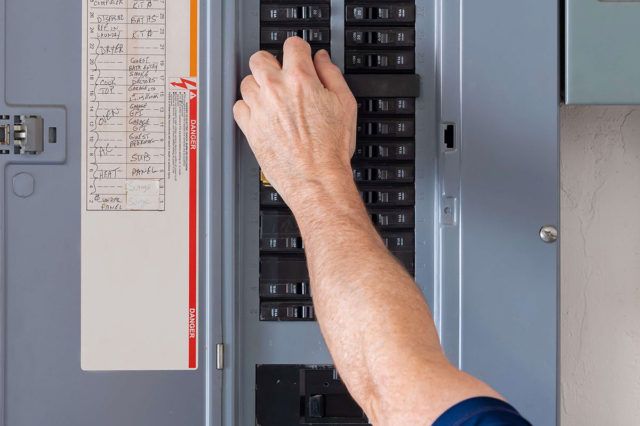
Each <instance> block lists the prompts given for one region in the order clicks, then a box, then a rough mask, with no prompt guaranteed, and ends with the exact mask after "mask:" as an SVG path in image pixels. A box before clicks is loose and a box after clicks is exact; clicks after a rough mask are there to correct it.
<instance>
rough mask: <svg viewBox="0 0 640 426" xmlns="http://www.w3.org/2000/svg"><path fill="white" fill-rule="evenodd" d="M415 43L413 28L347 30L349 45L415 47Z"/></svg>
mask: <svg viewBox="0 0 640 426" xmlns="http://www.w3.org/2000/svg"><path fill="white" fill-rule="evenodd" d="M415 43H416V30H415V29H413V28H357V29H348V30H346V32H345V45H346V46H347V47H413V46H414V45H415Z"/></svg>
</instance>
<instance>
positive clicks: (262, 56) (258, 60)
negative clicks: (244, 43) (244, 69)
mask: <svg viewBox="0 0 640 426" xmlns="http://www.w3.org/2000/svg"><path fill="white" fill-rule="evenodd" d="M267 55H271V54H270V53H269V52H266V51H264V50H260V51H258V52H256V53H254V54H253V55H251V57H250V58H249V65H251V66H259V65H260V64H264V62H265V61H266V60H267V59H268V57H267Z"/></svg>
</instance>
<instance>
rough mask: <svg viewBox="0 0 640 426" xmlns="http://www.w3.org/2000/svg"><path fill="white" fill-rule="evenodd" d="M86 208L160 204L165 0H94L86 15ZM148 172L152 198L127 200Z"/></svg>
mask: <svg viewBox="0 0 640 426" xmlns="http://www.w3.org/2000/svg"><path fill="white" fill-rule="evenodd" d="M88 30H89V33H88V59H89V62H88V85H89V87H88V90H89V93H88V98H87V109H88V112H89V115H88V120H89V121H88V125H87V132H88V133H87V142H88V143H87V146H86V149H87V160H88V167H87V169H86V174H87V176H86V179H87V186H86V188H87V197H86V201H87V209H88V210H162V209H164V197H165V173H166V171H165V164H166V161H165V160H166V150H167V146H166V138H165V103H166V77H167V45H166V35H167V5H166V0H146V1H138V0H94V1H90V6H89V16H88ZM143 179H144V180H149V181H151V182H154V185H156V184H157V185H158V187H159V188H160V190H159V192H158V194H157V200H149V201H151V202H149V203H140V202H138V201H139V199H138V198H137V196H136V195H135V194H132V196H133V197H134V199H135V200H134V201H133V202H132V201H130V200H128V197H129V196H130V192H129V191H127V182H128V181H130V180H134V181H136V182H137V181H139V180H143Z"/></svg>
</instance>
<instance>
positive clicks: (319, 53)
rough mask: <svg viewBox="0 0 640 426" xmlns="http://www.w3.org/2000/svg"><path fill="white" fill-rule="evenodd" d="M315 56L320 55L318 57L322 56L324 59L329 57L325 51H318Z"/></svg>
mask: <svg viewBox="0 0 640 426" xmlns="http://www.w3.org/2000/svg"><path fill="white" fill-rule="evenodd" d="M317 54H318V55H320V56H324V57H328V56H329V52H327V51H326V50H325V49H320V50H318V53H317Z"/></svg>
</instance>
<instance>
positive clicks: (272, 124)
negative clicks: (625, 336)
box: [233, 37, 357, 213]
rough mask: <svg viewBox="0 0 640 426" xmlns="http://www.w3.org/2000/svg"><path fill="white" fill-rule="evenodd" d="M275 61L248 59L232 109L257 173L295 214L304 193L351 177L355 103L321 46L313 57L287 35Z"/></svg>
mask: <svg viewBox="0 0 640 426" xmlns="http://www.w3.org/2000/svg"><path fill="white" fill-rule="evenodd" d="M282 62H283V63H282V67H281V66H280V63H279V62H278V60H277V59H276V58H275V57H274V56H273V55H271V54H270V53H268V52H265V51H260V52H257V53H255V54H254V55H253V56H252V57H251V59H250V61H249V67H250V68H251V72H252V75H249V76H247V77H246V78H245V79H244V80H243V81H242V83H241V85H240V91H241V93H242V100H239V101H238V102H236V104H235V106H234V109H233V113H234V116H235V119H236V122H237V123H238V125H239V126H240V129H242V131H243V132H244V134H245V136H246V137H247V140H248V141H249V145H250V146H251V149H252V150H253V153H254V154H255V156H256V158H257V160H258V163H260V166H261V167H262V172H263V173H264V175H265V176H266V178H267V179H268V180H269V182H270V183H271V184H272V185H273V186H274V187H275V189H276V190H277V191H278V192H279V193H280V195H281V196H282V198H283V199H284V201H285V202H286V203H287V204H288V205H289V207H291V209H292V210H294V213H295V210H296V209H295V207H296V205H298V204H300V203H305V201H304V200H305V199H307V198H308V197H307V196H308V195H309V192H310V191H317V190H318V188H320V187H325V189H326V186H327V185H333V184H336V185H338V186H340V185H344V184H345V181H346V182H350V183H352V182H353V177H352V172H351V165H350V161H351V157H352V156H353V152H354V150H355V138H356V136H355V134H356V120H357V105H356V101H355V98H354V97H353V94H352V93H351V91H350V90H349V87H348V86H347V83H346V81H345V80H344V77H343V76H342V73H341V72H340V69H339V68H338V67H337V66H336V65H334V64H333V63H332V62H331V58H330V57H329V54H328V53H327V52H326V51H324V50H322V51H320V52H318V53H317V54H316V55H315V58H313V60H312V58H311V48H310V46H309V44H308V43H307V42H305V41H303V40H302V39H301V38H299V37H292V38H289V39H287V40H286V41H285V43H284V57H283V61H282ZM330 190H331V189H330Z"/></svg>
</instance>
